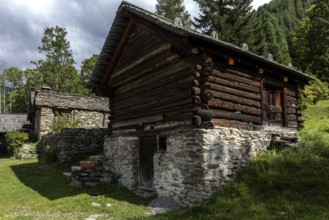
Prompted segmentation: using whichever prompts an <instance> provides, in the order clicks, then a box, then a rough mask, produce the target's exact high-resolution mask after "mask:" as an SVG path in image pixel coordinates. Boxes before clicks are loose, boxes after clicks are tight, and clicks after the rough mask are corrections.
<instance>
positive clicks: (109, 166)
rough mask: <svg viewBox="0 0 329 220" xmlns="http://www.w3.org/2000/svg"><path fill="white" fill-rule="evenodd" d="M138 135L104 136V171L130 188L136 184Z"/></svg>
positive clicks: (132, 188)
mask: <svg viewBox="0 0 329 220" xmlns="http://www.w3.org/2000/svg"><path fill="white" fill-rule="evenodd" d="M138 142H139V139H138V137H106V138H105V142H104V155H105V158H106V159H105V167H106V171H110V172H111V173H113V174H114V175H115V177H116V179H117V180H118V181H119V183H120V184H122V185H124V186H126V187H127V188H128V189H130V190H135V189H136V187H137V185H138V155H139V150H138V144H139V143H138Z"/></svg>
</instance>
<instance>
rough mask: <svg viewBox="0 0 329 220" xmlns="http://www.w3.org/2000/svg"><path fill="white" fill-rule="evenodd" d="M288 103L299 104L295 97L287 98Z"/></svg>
mask: <svg viewBox="0 0 329 220" xmlns="http://www.w3.org/2000/svg"><path fill="white" fill-rule="evenodd" d="M287 101H290V102H297V99H296V98H294V97H291V96H287Z"/></svg>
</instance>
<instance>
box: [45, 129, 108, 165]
mask: <svg viewBox="0 0 329 220" xmlns="http://www.w3.org/2000/svg"><path fill="white" fill-rule="evenodd" d="M107 133H108V129H106V128H96V129H85V128H69V129H63V130H62V131H61V132H59V133H49V134H47V135H45V136H44V137H43V138H42V140H41V144H42V146H43V148H44V149H46V150H47V151H49V152H55V153H56V157H57V159H58V160H59V161H60V162H65V161H70V160H72V159H73V158H75V157H77V156H79V155H81V154H86V153H93V152H96V151H101V150H102V149H103V143H104V137H105V135H106V134H107Z"/></svg>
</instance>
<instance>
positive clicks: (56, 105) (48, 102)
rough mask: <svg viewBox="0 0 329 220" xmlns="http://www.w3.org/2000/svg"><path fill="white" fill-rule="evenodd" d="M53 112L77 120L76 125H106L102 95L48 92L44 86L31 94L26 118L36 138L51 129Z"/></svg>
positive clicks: (105, 107) (81, 126) (101, 126)
mask: <svg viewBox="0 0 329 220" xmlns="http://www.w3.org/2000/svg"><path fill="white" fill-rule="evenodd" d="M56 115H67V117H68V118H70V119H71V120H74V121H78V123H77V124H78V126H77V127H79V128H88V129H90V128H107V126H108V123H109V100H108V98H105V97H97V96H80V95H73V94H66V93H58V92H52V91H50V90H48V89H42V90H41V91H36V92H34V93H32V95H31V111H30V116H29V117H30V120H31V122H32V124H33V127H34V131H35V132H36V133H37V135H38V138H39V139H40V138H41V137H42V136H44V135H45V134H47V133H49V132H50V131H51V129H52V124H53V122H54V120H56Z"/></svg>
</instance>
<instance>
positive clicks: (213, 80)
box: [206, 76, 259, 93]
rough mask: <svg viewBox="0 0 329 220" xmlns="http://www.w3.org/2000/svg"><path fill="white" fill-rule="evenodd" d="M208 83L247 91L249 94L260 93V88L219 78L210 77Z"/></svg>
mask: <svg viewBox="0 0 329 220" xmlns="http://www.w3.org/2000/svg"><path fill="white" fill-rule="evenodd" d="M206 82H210V83H214V84H218V85H222V86H227V87H230V88H234V89H237V90H241V91H247V92H254V93H259V88H258V87H256V86H251V85H248V84H245V83H240V82H232V81H229V80H225V79H219V78H217V77H213V76H209V78H208V79H207V80H206Z"/></svg>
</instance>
